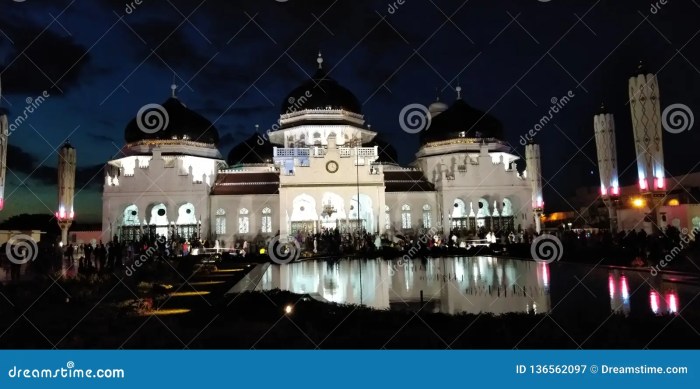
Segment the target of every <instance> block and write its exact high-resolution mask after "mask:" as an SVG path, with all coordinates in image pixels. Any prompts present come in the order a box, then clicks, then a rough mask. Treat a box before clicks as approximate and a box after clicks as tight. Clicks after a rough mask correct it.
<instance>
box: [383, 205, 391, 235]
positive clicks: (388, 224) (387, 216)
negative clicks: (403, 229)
mask: <svg viewBox="0 0 700 389" xmlns="http://www.w3.org/2000/svg"><path fill="white" fill-rule="evenodd" d="M384 228H385V229H387V230H389V229H391V215H390V214H389V206H388V205H385V206H384Z"/></svg>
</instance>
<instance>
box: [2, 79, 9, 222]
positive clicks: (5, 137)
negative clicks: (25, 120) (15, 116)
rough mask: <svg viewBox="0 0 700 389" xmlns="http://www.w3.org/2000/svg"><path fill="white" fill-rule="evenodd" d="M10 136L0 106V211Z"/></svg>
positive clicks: (3, 206) (3, 196) (3, 198)
mask: <svg viewBox="0 0 700 389" xmlns="http://www.w3.org/2000/svg"><path fill="white" fill-rule="evenodd" d="M1 104H2V79H0V105H1ZM9 136H10V132H9V126H8V122H7V114H6V113H5V111H3V109H2V108H1V107H0V211H2V209H3V208H5V174H6V173H7V141H8V138H9Z"/></svg>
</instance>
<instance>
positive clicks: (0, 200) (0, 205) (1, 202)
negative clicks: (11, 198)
mask: <svg viewBox="0 0 700 389" xmlns="http://www.w3.org/2000/svg"><path fill="white" fill-rule="evenodd" d="M3 208H5V199H3V198H2V197H0V211H2V210H3Z"/></svg>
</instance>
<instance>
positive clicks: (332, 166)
mask: <svg viewBox="0 0 700 389" xmlns="http://www.w3.org/2000/svg"><path fill="white" fill-rule="evenodd" d="M326 170H328V173H335V172H337V171H338V162H336V161H328V163H326Z"/></svg>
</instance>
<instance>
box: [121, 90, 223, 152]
mask: <svg viewBox="0 0 700 389" xmlns="http://www.w3.org/2000/svg"><path fill="white" fill-rule="evenodd" d="M161 107H162V109H158V106H157V105H154V106H153V109H149V110H145V111H144V112H140V116H141V118H140V119H141V120H140V121H138V122H137V119H139V118H138V117H135V118H133V119H131V121H130V122H129V124H128V125H127V126H126V129H125V130H124V139H125V140H126V142H127V143H134V142H139V141H142V140H154V139H160V140H166V139H168V140H170V139H177V140H188V141H192V142H200V143H209V144H214V145H216V144H218V143H219V132H218V131H217V130H216V127H214V125H213V124H212V123H211V122H210V121H209V120H207V119H206V118H205V117H203V116H202V115H200V114H198V113H196V112H194V111H192V110H191V109H189V108H187V107H186V106H185V105H184V104H183V103H182V102H181V101H180V100H178V99H177V98H175V97H171V98H169V99H168V100H167V101H165V103H163V104H161ZM163 110H164V112H165V113H166V115H163V114H162V112H163ZM149 114H152V115H149ZM161 119H163V120H161ZM159 120H160V121H159ZM159 126H160V127H163V128H160V127H159ZM154 127H155V128H154ZM142 128H143V129H142Z"/></svg>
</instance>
